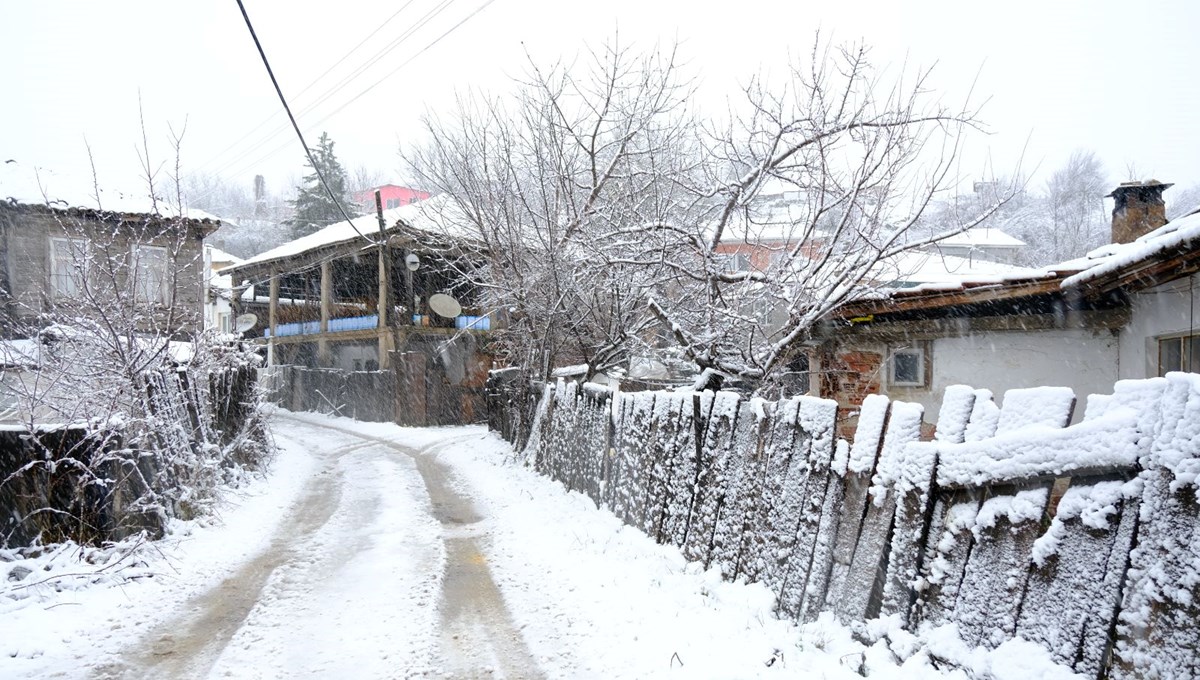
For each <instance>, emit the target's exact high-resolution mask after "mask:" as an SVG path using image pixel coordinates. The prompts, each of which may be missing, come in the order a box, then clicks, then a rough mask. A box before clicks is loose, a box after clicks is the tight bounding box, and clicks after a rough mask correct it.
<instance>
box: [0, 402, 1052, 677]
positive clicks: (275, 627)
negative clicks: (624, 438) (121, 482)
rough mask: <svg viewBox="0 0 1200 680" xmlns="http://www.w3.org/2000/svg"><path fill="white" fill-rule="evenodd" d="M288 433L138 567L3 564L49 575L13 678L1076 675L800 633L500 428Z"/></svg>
mask: <svg viewBox="0 0 1200 680" xmlns="http://www.w3.org/2000/svg"><path fill="white" fill-rule="evenodd" d="M274 432H275V436H276V439H277V441H278V443H279V445H280V451H281V453H280V456H279V459H278V460H277V461H276V463H275V465H274V466H273V468H272V471H271V474H270V476H269V478H267V479H265V480H261V481H259V482H257V483H256V484H254V485H252V486H251V487H250V488H247V489H244V490H241V491H239V492H236V494H235V495H232V496H231V497H230V500H229V502H228V504H227V506H226V507H225V508H224V509H223V511H222V512H221V513H220V515H219V516H217V517H215V518H212V519H210V520H208V521H204V522H195V523H178V524H176V525H175V526H174V527H173V529H174V530H173V532H172V534H171V535H170V536H169V537H168V538H166V539H164V540H163V541H160V542H159V543H157V544H155V545H153V546H141V547H139V548H137V549H136V550H135V551H134V553H133V555H131V556H129V557H125V558H124V559H121V560H119V561H117V559H116V557H114V556H113V555H111V554H102V555H97V554H96V553H87V555H90V556H91V559H92V561H96V562H99V563H98V564H96V565H89V564H87V563H86V562H81V561H80V559H79V556H80V554H83V553H82V552H81V551H78V550H75V551H64V552H61V553H57V554H53V555H48V556H44V557H42V558H40V559H38V560H30V561H27V562H24V563H12V564H10V563H3V562H0V573H9V572H10V570H11V569H12V568H13V566H16V565H17V564H20V565H21V566H28V567H30V568H33V569H34V571H33V573H31V574H29V575H27V576H25V578H24V579H21V580H19V581H11V580H10V581H4V582H2V583H3V585H0V677H4V678H46V677H59V678H76V677H78V678H84V677H88V678H126V677H128V678H135V677H136V678H142V677H161V678H203V677H229V678H291V677H297V676H307V677H355V678H409V677H412V678H438V677H455V678H458V677H464V678H474V677H510V678H514V677H519V678H537V677H546V678H658V677H670V678H757V677H764V678H767V677H769V678H776V677H779V678H784V677H801V678H843V677H844V678H852V677H859V671H862V672H865V673H867V674H869V675H870V676H871V677H878V678H889V677H894V678H901V677H902V678H918V677H930V676H938V677H968V675H967V674H966V673H965V672H963V671H962V670H953V669H952V668H951V667H952V666H955V665H957V666H962V667H966V668H969V669H971V670H972V673H971V674H970V677H997V678H1035V677H1047V678H1050V677H1072V676H1071V675H1070V674H1069V673H1067V672H1066V671H1064V670H1062V669H1061V668H1058V667H1054V666H1052V665H1050V664H1049V663H1048V662H1046V661H1045V655H1044V654H1043V653H1041V652H1040V650H1038V649H1036V648H1034V647H1033V646H1032V645H1027V644H1025V643H1022V642H1020V641H1016V642H1012V643H1008V644H1006V645H1005V646H1003V647H1001V648H1000V649H998V650H995V651H993V652H986V651H984V650H968V649H963V648H961V647H960V646H959V645H956V644H955V642H956V641H955V639H954V638H953V636H952V635H950V634H948V633H949V632H951V631H939V632H935V633H934V634H931V635H929V636H927V637H926V638H924V639H922V640H916V639H913V638H912V637H911V636H907V635H906V634H904V633H902V632H899V631H893V632H892V635H891V638H890V642H889V640H887V639H882V640H880V641H879V642H877V643H876V644H874V645H872V646H870V647H864V646H863V645H860V644H858V643H856V642H854V641H853V640H852V639H851V638H850V635H849V633H848V632H847V631H846V630H845V629H844V628H842V627H840V626H838V625H836V624H834V623H832V622H830V621H827V620H823V621H821V622H819V623H818V624H813V625H809V626H805V627H803V628H797V627H795V626H793V625H791V624H788V623H785V622H781V621H779V620H777V619H775V618H774V617H773V616H772V614H771V608H772V601H771V596H770V594H769V593H768V592H767V591H766V590H765V589H764V588H761V587H759V586H757V585H745V584H739V583H724V582H722V581H721V580H720V578H719V575H718V574H716V573H713V572H704V571H703V569H702V568H700V567H699V565H696V564H694V563H693V564H689V563H687V562H686V561H685V560H684V559H683V558H682V557H681V556H680V554H679V552H678V551H677V550H674V549H672V548H666V547H663V546H659V545H656V544H655V543H654V542H653V541H651V540H649V539H647V538H646V537H645V536H643V535H642V534H640V533H638V532H636V531H634V530H632V529H629V528H627V527H625V526H623V525H622V524H621V523H620V522H619V521H618V520H617V519H616V518H614V517H613V516H611V515H610V514H608V513H607V512H603V511H599V510H597V509H596V508H595V506H594V505H593V504H592V503H591V501H590V500H588V499H587V498H586V497H584V496H581V495H579V494H568V493H565V492H564V491H563V489H562V487H561V486H559V485H557V484H556V483H553V482H550V481H549V480H547V479H545V478H542V477H539V476H538V475H536V474H534V473H532V472H531V471H529V470H527V469H524V468H522V467H519V466H516V465H512V464H509V463H507V462H506V459H508V458H509V457H510V456H511V452H510V450H509V448H508V446H507V444H505V443H504V442H502V441H500V440H499V439H497V438H495V437H494V436H493V435H490V434H488V433H487V432H486V431H485V430H483V429H482V428H475V427H471V428H440V429H422V430H417V429H405V428H399V427H396V426H393V425H383V424H365V423H357V422H354V421H351V420H346V419H334V418H326V417H322V416H314V415H311V414H288V413H280V414H278V415H277V416H276V419H275V422H274ZM104 558H107V559H108V560H109V561H108V562H107V563H105V562H104ZM880 628H881V629H882V628H883V627H880ZM930 650H933V651H932V655H933V656H934V657H936V658H937V659H938V661H937V662H934V661H931V653H930ZM901 658H903V659H904V661H903V662H901V661H900V659H901ZM950 662H953V663H950ZM935 663H936V665H937V667H938V668H940V669H941V670H938V669H935Z"/></svg>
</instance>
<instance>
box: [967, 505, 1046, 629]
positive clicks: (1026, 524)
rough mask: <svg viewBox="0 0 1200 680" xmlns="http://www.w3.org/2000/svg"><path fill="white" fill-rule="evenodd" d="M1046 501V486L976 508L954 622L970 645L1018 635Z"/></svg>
mask: <svg viewBox="0 0 1200 680" xmlns="http://www.w3.org/2000/svg"><path fill="white" fill-rule="evenodd" d="M1049 499H1050V484H1049V483H1044V484H1040V485H1038V486H1036V487H1034V488H1030V489H1022V490H1019V491H1015V492H1008V493H1001V494H998V495H995V496H993V497H991V498H988V499H987V500H986V501H984V503H983V505H982V506H981V507H980V508H979V513H978V514H977V515H976V517H975V526H974V527H973V529H972V532H973V534H974V539H975V544H974V547H973V548H972V550H971V554H970V557H969V558H968V559H967V566H966V570H965V572H964V574H963V580H962V584H961V585H960V586H959V591H958V600H957V602H956V603H955V606H954V610H953V614H952V619H953V620H954V621H955V622H957V623H958V632H959V637H961V638H962V640H963V641H964V642H966V643H967V644H968V645H972V646H975V645H985V646H988V647H992V648H994V647H998V646H999V645H1000V644H1001V643H1003V642H1004V641H1005V640H1008V639H1011V638H1012V637H1013V635H1014V634H1015V633H1016V623H1017V614H1018V613H1019V611H1020V607H1021V600H1022V597H1023V596H1024V593H1025V583H1026V580H1027V579H1028V577H1029V560H1030V555H1031V554H1032V549H1033V543H1034V541H1035V540H1037V538H1038V535H1039V534H1040V533H1041V527H1040V522H1041V519H1042V515H1043V514H1044V513H1045V510H1046V503H1047V502H1048V501H1049Z"/></svg>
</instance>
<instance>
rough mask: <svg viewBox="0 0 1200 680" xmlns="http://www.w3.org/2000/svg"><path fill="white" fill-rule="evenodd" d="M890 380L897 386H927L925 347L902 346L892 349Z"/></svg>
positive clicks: (889, 366)
mask: <svg viewBox="0 0 1200 680" xmlns="http://www.w3.org/2000/svg"><path fill="white" fill-rule="evenodd" d="M888 382H889V383H890V384H892V385H895V386H897V387H924V386H925V348H924V347H920V346H917V347H902V348H898V349H895V350H893V351H892V356H891V359H890V361H889V362H888Z"/></svg>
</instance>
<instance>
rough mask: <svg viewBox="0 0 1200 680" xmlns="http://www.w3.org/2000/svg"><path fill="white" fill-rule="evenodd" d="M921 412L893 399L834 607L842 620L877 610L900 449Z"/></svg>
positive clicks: (914, 436)
mask: <svg viewBox="0 0 1200 680" xmlns="http://www.w3.org/2000/svg"><path fill="white" fill-rule="evenodd" d="M923 415H924V408H922V407H921V405H920V404H910V403H907V402H892V409H891V414H890V415H889V417H888V426H887V432H886V434H885V435H884V438H883V447H882V451H881V452H880V454H879V463H878V465H876V468H875V476H874V477H873V478H872V480H871V488H870V490H869V499H870V502H869V503H868V505H867V514H866V517H865V518H864V519H863V525H862V530H861V531H860V532H859V537H858V543H857V545H856V546H855V548H854V557H853V558H852V559H851V562H850V570H849V572H848V573H847V575H846V581H845V585H844V587H843V589H842V593H841V597H840V599H839V601H838V602H837V604H836V606H835V607H834V612H835V613H836V614H837V615H838V618H839V619H840V620H842V621H843V622H849V621H862V620H865V619H867V618H872V617H874V616H875V615H876V614H878V612H879V606H880V604H881V602H882V597H883V582H884V578H885V575H886V573H887V549H888V546H889V545H891V533H892V521H893V519H894V516H895V511H896V492H895V489H894V486H895V483H896V480H897V479H898V477H899V475H900V472H901V470H902V467H901V466H902V463H903V452H904V447H906V446H907V445H908V444H909V443H910V442H915V441H917V440H918V439H919V438H920V436H921V418H922V416H923Z"/></svg>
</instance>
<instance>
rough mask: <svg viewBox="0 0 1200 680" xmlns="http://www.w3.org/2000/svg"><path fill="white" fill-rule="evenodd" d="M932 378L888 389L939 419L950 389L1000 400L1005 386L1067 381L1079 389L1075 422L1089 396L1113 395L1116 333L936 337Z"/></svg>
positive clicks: (1076, 331) (927, 418) (1069, 331)
mask: <svg viewBox="0 0 1200 680" xmlns="http://www.w3.org/2000/svg"><path fill="white" fill-rule="evenodd" d="M931 345H932V352H931V354H932V362H933V367H932V368H933V370H932V374H933V380H932V385H930V387H929V388H928V389H920V390H918V389H903V388H895V387H890V388H887V390H888V394H889V395H890V396H892V397H893V398H895V399H903V400H906V401H917V402H920V403H921V404H923V405H924V406H925V421H926V422H929V423H936V422H937V416H938V409H939V407H940V406H941V397H942V395H943V394H944V393H945V390H946V387H948V386H950V385H958V384H965V385H970V386H972V387H976V388H987V389H989V390H991V391H992V393H993V394H995V398H996V401H997V403H1000V402H1001V401H1002V400H1003V397H1004V392H1005V390H1009V389H1013V388H1017V387H1038V386H1043V385H1054V386H1059V385H1065V386H1067V387H1070V388H1072V389H1073V390H1075V395H1076V397H1077V398H1078V403H1077V405H1076V407H1075V417H1074V421H1075V422H1078V421H1079V420H1080V419H1081V418H1082V417H1083V410H1084V406H1085V405H1086V399H1087V395H1089V394H1096V393H1102V394H1111V393H1112V388H1113V383H1114V382H1116V380H1117V355H1118V341H1117V337H1116V336H1115V335H1114V334H1113V333H1112V332H1110V331H1107V330H1100V331H1093V330H1086V329H1064V330H1050V331H1029V332H1021V331H1008V332H998V331H996V332H988V333H977V334H974V335H969V336H964V337H958V338H940V339H937V340H934V341H932V343H931Z"/></svg>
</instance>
